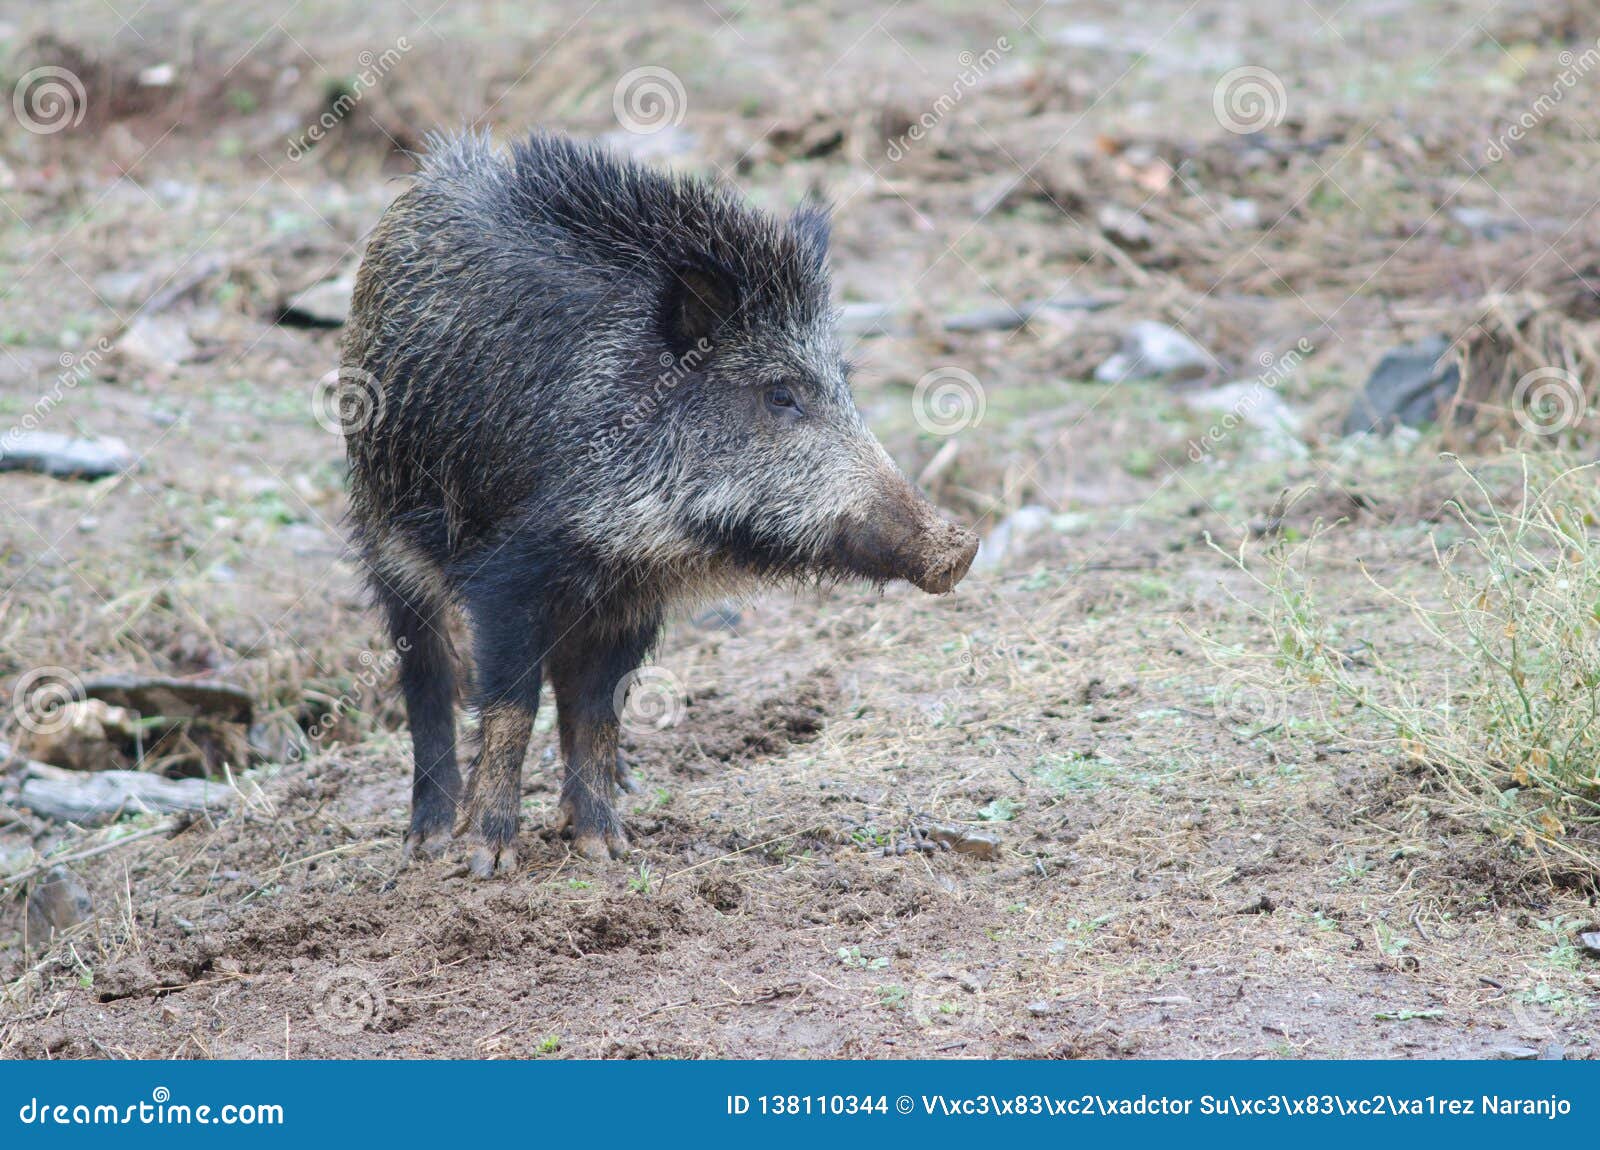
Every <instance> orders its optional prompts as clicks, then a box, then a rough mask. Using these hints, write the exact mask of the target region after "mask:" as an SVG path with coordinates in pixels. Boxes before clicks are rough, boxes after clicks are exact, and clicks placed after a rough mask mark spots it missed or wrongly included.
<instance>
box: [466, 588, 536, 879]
mask: <svg viewBox="0 0 1600 1150" xmlns="http://www.w3.org/2000/svg"><path fill="white" fill-rule="evenodd" d="M468 610H469V613H471V614H472V615H473V648H474V653H475V655H476V662H477V672H478V683H477V687H478V714H479V733H480V736H481V744H480V746H479V748H478V754H477V756H476V757H475V758H474V759H473V761H472V773H471V775H470V776H469V777H468V779H467V794H466V799H465V801H464V802H463V804H462V814H461V821H460V822H459V823H458V824H457V826H456V834H457V835H460V836H462V837H464V838H465V839H466V841H467V843H468V844H469V846H470V848H471V854H470V856H469V857H468V860H467V865H468V867H469V868H470V869H471V871H472V873H473V874H475V875H477V876H478V877H479V878H488V877H490V876H491V875H493V874H496V873H500V874H504V873H507V872H509V871H511V870H513V869H514V868H515V867H516V865H517V849H516V841H517V823H518V817H519V815H520V813H521V809H522V760H523V757H524V756H525V755H526V754H527V752H528V735H529V733H530V732H531V731H532V729H533V718H534V714H535V712H536V711H537V710H538V707H539V686H540V682H541V676H540V658H541V656H542V655H543V652H544V649H543V643H542V642H541V639H542V636H543V633H544V632H543V628H541V627H539V626H538V625H537V623H536V618H537V617H536V615H535V614H534V613H533V612H532V611H530V610H529V609H528V608H527V606H526V605H525V604H517V603H515V602H502V601H500V597H499V596H498V595H497V596H493V597H489V598H486V599H484V600H480V601H479V602H477V603H476V604H474V605H473V606H471V607H469V608H468Z"/></svg>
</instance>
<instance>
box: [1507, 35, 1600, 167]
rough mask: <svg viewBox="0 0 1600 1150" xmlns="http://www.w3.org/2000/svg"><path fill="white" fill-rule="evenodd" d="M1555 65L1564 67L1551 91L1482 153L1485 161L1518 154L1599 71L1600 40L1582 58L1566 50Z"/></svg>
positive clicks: (1544, 94) (1531, 105) (1513, 122)
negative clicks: (1569, 95) (1582, 83)
mask: <svg viewBox="0 0 1600 1150" xmlns="http://www.w3.org/2000/svg"><path fill="white" fill-rule="evenodd" d="M1556 63H1557V64H1559V65H1560V66H1561V71H1559V72H1557V73H1556V76H1555V79H1554V80H1553V81H1551V83H1550V87H1549V88H1548V89H1547V90H1546V91H1543V92H1541V93H1539V95H1538V97H1537V98H1535V99H1534V101H1533V103H1531V104H1529V105H1528V107H1527V108H1526V109H1524V110H1523V112H1522V114H1521V115H1519V116H1518V117H1517V118H1516V119H1515V120H1514V121H1512V122H1511V123H1510V124H1507V125H1506V129H1505V131H1503V132H1501V133H1500V134H1499V135H1498V136H1496V137H1495V138H1494V139H1492V140H1490V141H1489V144H1488V146H1487V147H1486V148H1484V150H1483V158H1484V159H1485V160H1486V161H1487V162H1489V163H1491V164H1498V163H1499V162H1500V161H1501V160H1503V159H1505V158H1506V156H1507V155H1509V154H1510V153H1511V152H1513V151H1514V150H1515V146H1516V145H1517V144H1520V143H1521V142H1522V141H1523V140H1524V139H1525V138H1526V137H1527V135H1528V133H1529V132H1531V131H1533V129H1535V128H1537V127H1538V126H1539V125H1540V124H1542V123H1543V122H1544V121H1545V119H1546V118H1547V117H1548V116H1549V115H1550V114H1551V113H1552V112H1554V111H1555V110H1556V108H1557V107H1558V106H1559V105H1560V104H1561V102H1562V101H1563V100H1565V99H1566V97H1567V93H1568V92H1570V91H1571V90H1572V89H1573V88H1575V87H1576V86H1577V84H1578V81H1579V80H1582V79H1584V78H1585V77H1587V76H1588V75H1589V73H1590V72H1592V71H1594V70H1595V69H1596V68H1600V40H1597V41H1595V42H1594V43H1593V44H1591V45H1590V46H1589V47H1587V48H1585V49H1584V50H1583V52H1582V53H1581V54H1574V53H1573V52H1572V51H1570V50H1563V51H1562V52H1560V53H1559V54H1557V56H1556Z"/></svg>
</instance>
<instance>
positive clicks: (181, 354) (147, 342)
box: [117, 315, 195, 368]
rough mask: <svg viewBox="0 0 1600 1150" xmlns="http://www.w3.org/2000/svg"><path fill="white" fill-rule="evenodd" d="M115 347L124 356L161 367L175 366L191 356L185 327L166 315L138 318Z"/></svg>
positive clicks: (190, 340)
mask: <svg viewBox="0 0 1600 1150" xmlns="http://www.w3.org/2000/svg"><path fill="white" fill-rule="evenodd" d="M117 347H118V349H120V350H121V351H122V352H123V353H124V354H125V355H129V356H132V357H133V358H134V359H138V360H142V361H143V362H145V363H148V364H153V365H154V366H156V367H162V368H173V367H177V366H178V365H179V364H180V363H183V362H184V361H185V360H189V359H193V358H194V354H195V346H194V341H193V340H192V339H190V338H189V325H188V324H186V323H184V321H183V320H181V319H179V318H177V317H176V316H170V315H141V316H139V317H138V318H137V319H135V320H134V321H133V322H132V323H130V324H129V325H128V327H127V329H126V330H125V331H124V332H123V333H122V336H121V338H120V339H118V340H117Z"/></svg>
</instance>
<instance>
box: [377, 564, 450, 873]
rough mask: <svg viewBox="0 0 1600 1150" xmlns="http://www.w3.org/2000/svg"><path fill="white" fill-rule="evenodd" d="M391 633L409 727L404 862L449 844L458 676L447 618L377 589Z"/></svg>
mask: <svg viewBox="0 0 1600 1150" xmlns="http://www.w3.org/2000/svg"><path fill="white" fill-rule="evenodd" d="M379 597H380V598H381V599H382V601H383V607H384V611H385V613H386V614H387V616H388V620H389V632H390V634H391V636H392V637H393V639H394V644H395V648H396V649H397V650H398V651H399V652H400V688H401V690H402V691H403V692H404V694H405V699H406V719H407V720H408V721H409V722H410V724H411V750H412V761H413V767H412V775H411V828H410V829H409V830H408V831H407V832H406V841H405V857H407V858H410V857H411V856H412V855H413V854H416V853H422V854H432V853H435V852H436V851H438V850H439V849H440V848H441V847H442V846H444V845H445V844H446V843H447V842H449V840H450V830H451V826H452V825H453V824H454V822H455V818H456V800H457V798H458V797H459V796H460V794H461V773H460V771H459V770H458V769H457V767H456V716H455V696H456V673H455V661H454V657H453V655H452V653H451V650H450V640H449V638H448V636H447V634H446V632H445V623H444V618H443V614H442V613H441V612H440V610H439V608H438V604H437V603H435V602H421V601H420V596H419V595H418V594H412V593H402V592H400V591H398V590H396V589H395V588H393V587H390V586H388V585H386V584H381V583H380V585H379Z"/></svg>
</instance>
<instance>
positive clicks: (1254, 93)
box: [1211, 64, 1289, 136]
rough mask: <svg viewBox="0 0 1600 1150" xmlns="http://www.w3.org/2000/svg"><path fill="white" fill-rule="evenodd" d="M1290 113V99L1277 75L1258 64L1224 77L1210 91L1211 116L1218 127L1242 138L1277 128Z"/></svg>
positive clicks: (1226, 74) (1247, 65)
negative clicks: (1263, 130)
mask: <svg viewBox="0 0 1600 1150" xmlns="http://www.w3.org/2000/svg"><path fill="white" fill-rule="evenodd" d="M1288 109H1289V97H1288V94H1287V93H1286V92H1285V91H1284V88H1283V81H1282V80H1281V79H1280V78H1279V77H1278V74H1277V73H1276V72H1274V71H1273V70H1272V69H1270V68H1262V67H1259V66H1257V65H1255V64H1246V65H1245V66H1244V67H1242V68H1235V69H1233V70H1232V71H1231V72H1225V73H1223V76H1222V79H1220V80H1218V81H1217V86H1216V87H1215V88H1213V89H1212V90H1211V112H1212V114H1213V115H1214V116H1216V118H1217V123H1219V124H1221V125H1222V126H1223V127H1224V128H1226V129H1227V130H1228V131H1230V132H1233V133H1234V134H1235V135H1239V136H1248V135H1250V134H1251V133H1252V132H1259V131H1261V130H1262V129H1263V128H1276V127H1277V126H1278V125H1279V124H1281V123H1283V117H1284V113H1285V112H1287V111H1288Z"/></svg>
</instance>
